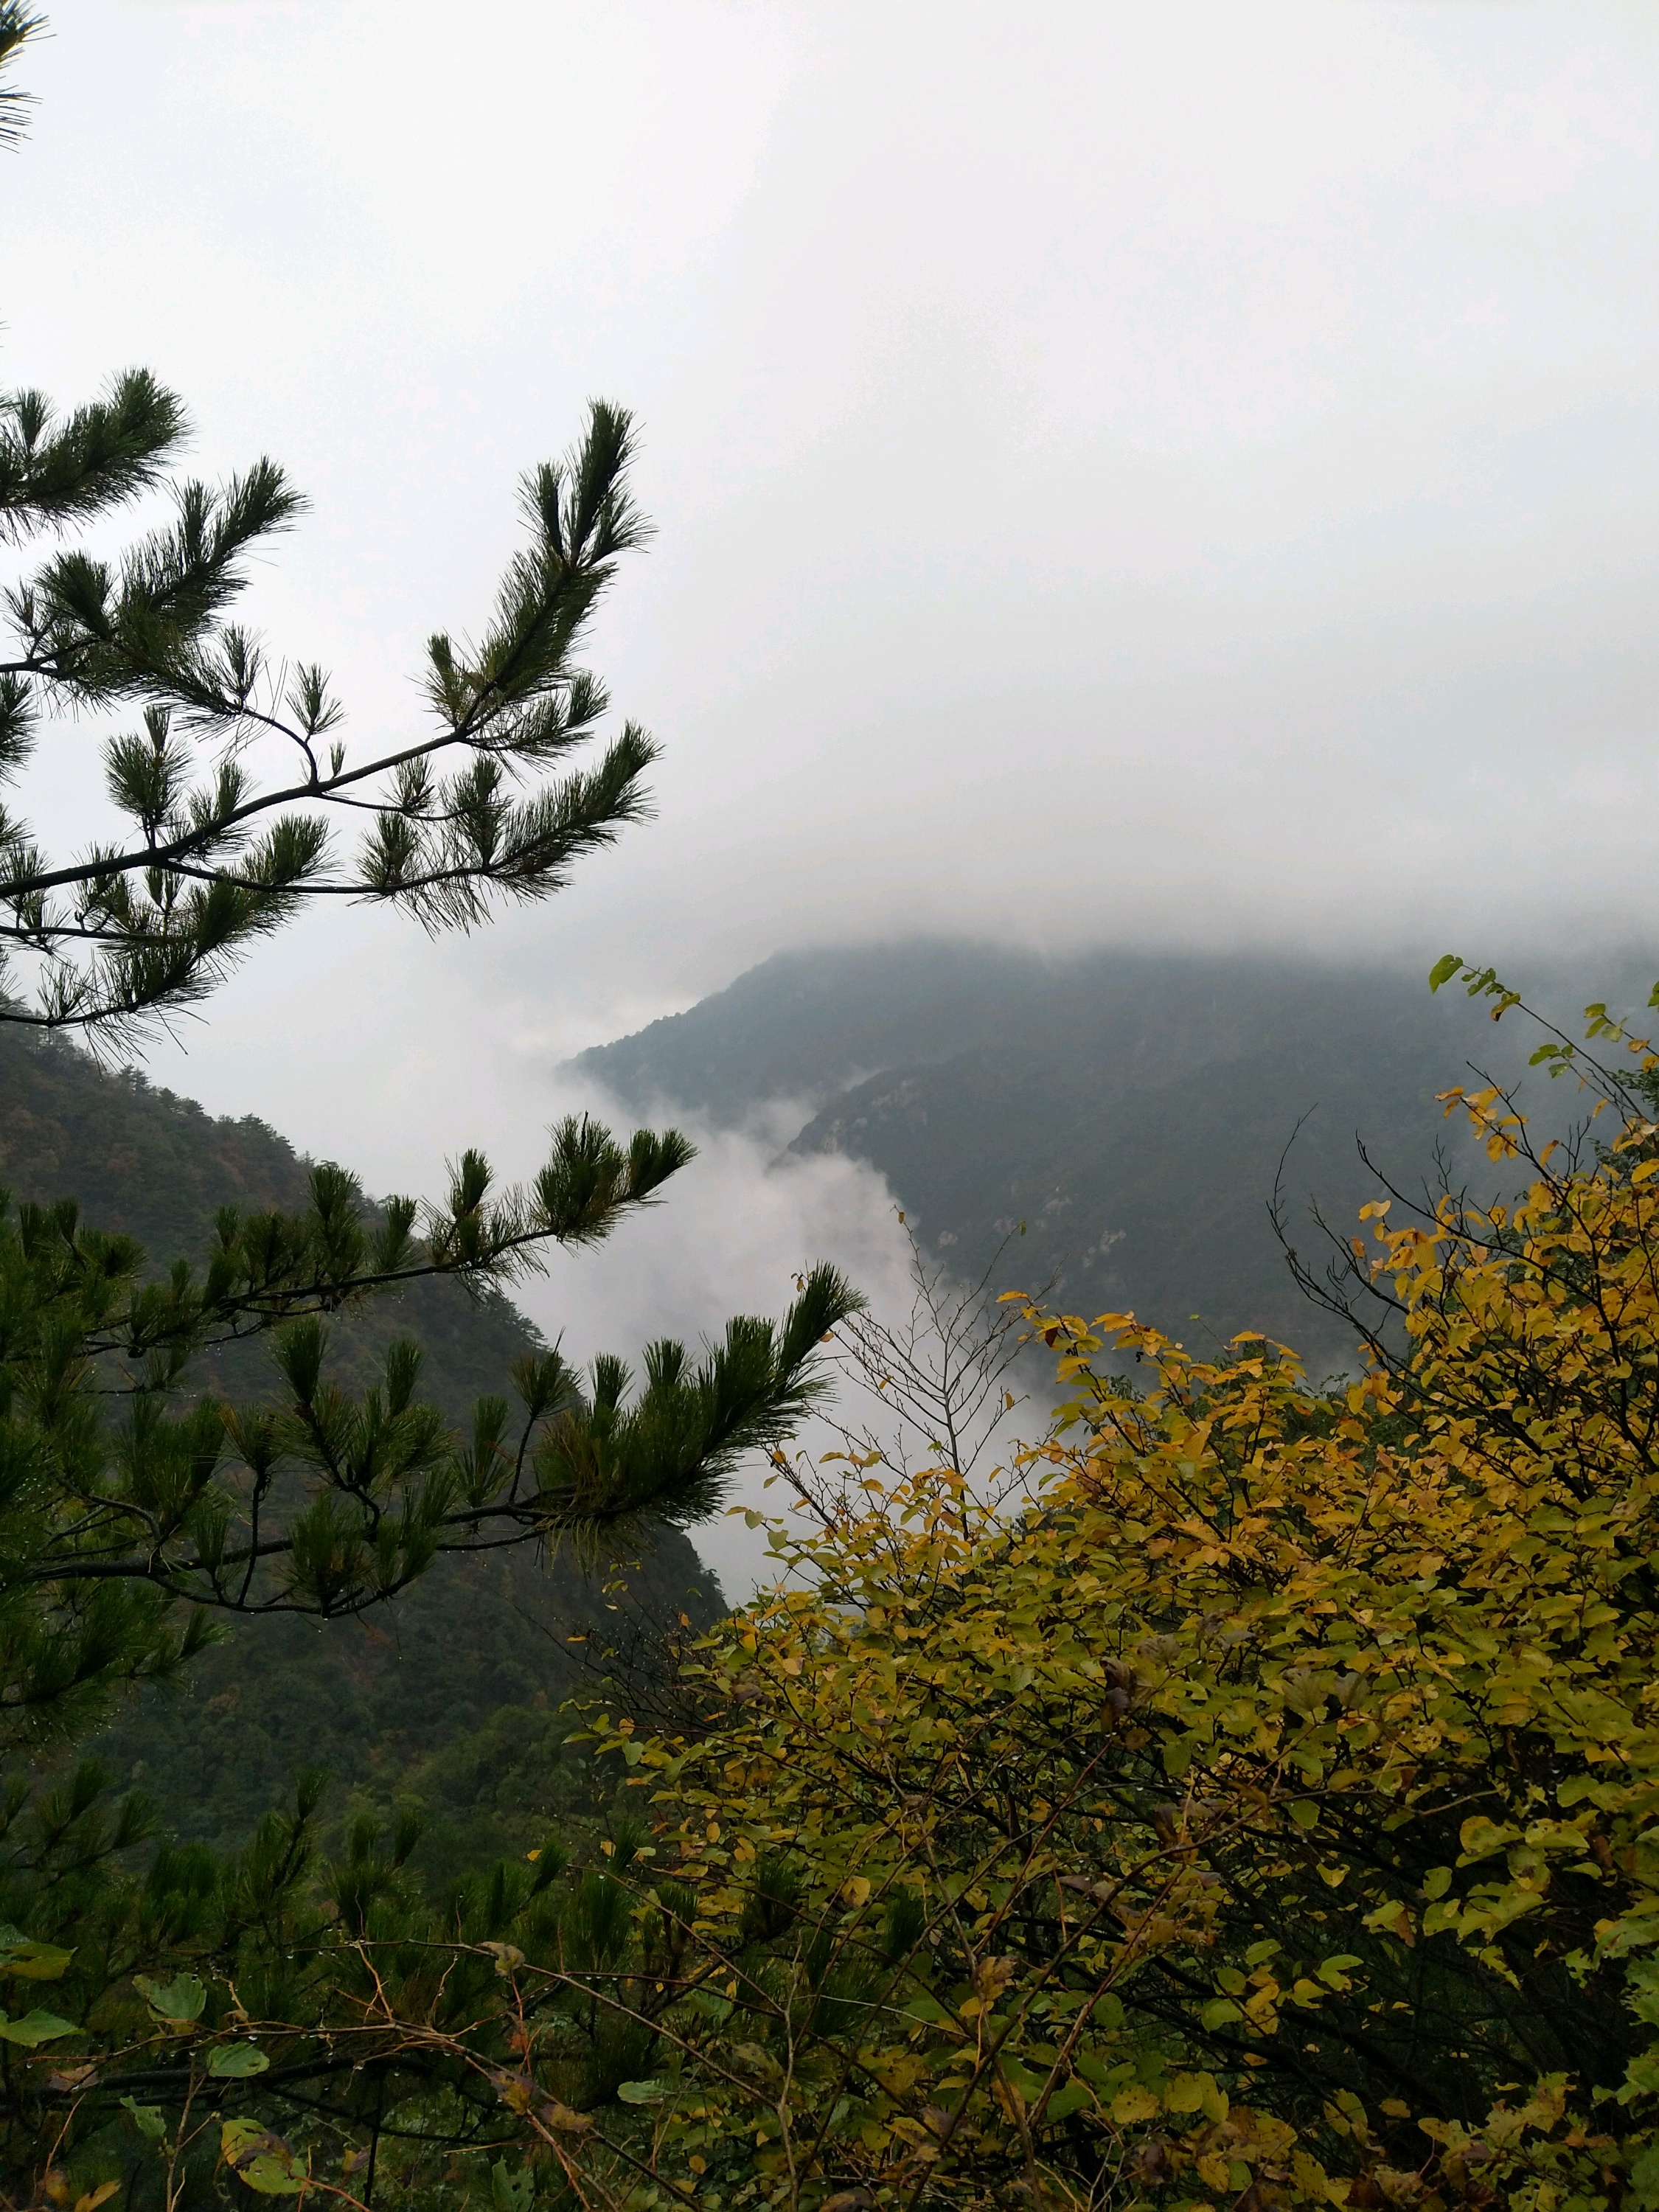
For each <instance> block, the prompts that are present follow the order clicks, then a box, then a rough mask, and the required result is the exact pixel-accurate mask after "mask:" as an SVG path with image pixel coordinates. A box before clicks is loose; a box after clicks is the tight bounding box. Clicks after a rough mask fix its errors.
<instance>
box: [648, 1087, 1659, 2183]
mask: <svg viewBox="0 0 1659 2212" xmlns="http://www.w3.org/2000/svg"><path fill="white" fill-rule="evenodd" d="M1449 1105H1450V1106H1461V1107H1463V1108H1467V1109H1468V1112H1469V1113H1470V1114H1471V1115H1473V1116H1474V1120H1475V1121H1476V1123H1477V1126H1478V1127H1480V1129H1481V1130H1482V1131H1483V1132H1484V1133H1485V1134H1486V1136H1487V1138H1488V1139H1489V1140H1490V1149H1491V1150H1492V1152H1493V1154H1494V1157H1495V1158H1501V1159H1505V1160H1514V1159H1516V1158H1519V1159H1521V1160H1522V1162H1523V1164H1524V1165H1525V1167H1526V1170H1527V1172H1528V1175H1529V1176H1530V1187H1529V1188H1528V1189H1527V1190H1526V1191H1525V1194H1524V1195H1522V1197H1521V1198H1520V1199H1519V1200H1517V1201H1516V1203H1515V1204H1514V1205H1513V1206H1512V1207H1511V1206H1504V1205H1496V1204H1495V1205H1493V1206H1492V1208H1491V1209H1490V1210H1489V1211H1487V1212H1471V1211H1469V1210H1468V1208H1466V1207H1460V1206H1457V1205H1455V1204H1454V1203H1453V1202H1452V1201H1451V1200H1446V1201H1445V1202H1443V1204H1442V1205H1440V1206H1439V1207H1438V1208H1437V1210H1435V1211H1434V1212H1431V1213H1429V1214H1428V1215H1427V1216H1426V1217H1425V1218H1418V1219H1416V1220H1413V1221H1411V1222H1409V1223H1408V1224H1407V1225H1402V1226H1394V1225H1391V1221H1390V1212H1391V1206H1392V1201H1387V1200H1385V1201H1383V1202H1381V1203H1379V1204H1378V1205H1376V1206H1372V1207H1370V1208H1368V1209H1367V1213H1368V1215H1369V1216H1370V1237H1371V1243H1370V1246H1369V1248H1367V1247H1366V1246H1364V1245H1362V1246H1361V1247H1360V1248H1359V1249H1360V1255H1361V1257H1362V1258H1363V1259H1364V1261H1365V1265H1366V1269H1367V1273H1368V1274H1369V1275H1370V1278H1371V1279H1373V1281H1374V1282H1375V1284H1376V1288H1377V1290H1378V1291H1379V1293H1380V1294H1381V1295H1382V1297H1383V1299H1384V1300H1385V1302H1386V1303H1387V1304H1389V1306H1391V1307H1392V1309H1393V1310H1394V1311H1395V1314H1396V1315H1397V1316H1398V1317H1399V1319H1400V1322H1401V1324H1402V1326H1403V1332H1404V1344H1405V1349H1404V1351H1403V1352H1395V1354H1394V1355H1393V1356H1392V1357H1384V1356H1382V1353H1381V1346H1380V1344H1379V1357H1378V1358H1377V1360H1376V1364H1375V1366H1374V1368H1373V1370H1372V1371H1370V1372H1369V1373H1368V1374H1366V1375H1365V1376H1364V1377H1363V1378H1362V1379H1361V1380H1359V1381H1358V1382H1356V1383H1352V1385H1350V1386H1349V1387H1347V1388H1346V1389H1344V1390H1341V1391H1339V1392H1337V1393H1336V1394H1334V1395H1332V1394H1328V1393H1319V1392H1316V1391H1313V1390H1310V1389H1309V1388H1308V1386H1307V1385H1306V1383H1304V1379H1303V1377H1302V1376H1301V1374H1300V1372H1299V1370H1298V1369H1297V1364H1296V1363H1295V1361H1294V1359H1293V1358H1291V1357H1290V1356H1289V1355H1288V1354H1286V1353H1285V1352H1283V1351H1282V1350H1280V1349H1279V1347H1276V1346H1271V1345H1268V1344H1267V1343H1265V1342H1263V1341H1262V1340H1259V1339H1257V1340H1240V1341H1239V1342H1237V1344H1236V1345H1235V1346H1233V1347H1231V1352H1230V1356H1228V1357H1227V1358H1225V1359H1223V1360H1220V1361H1218V1362H1212V1363H1205V1362H1200V1361H1199V1360H1196V1359H1194V1358H1192V1357H1190V1356H1189V1355H1188V1353H1187V1352H1185V1351H1183V1350H1182V1348H1181V1347H1179V1346H1176V1345H1175V1344H1173V1343H1171V1342H1170V1341H1169V1340H1166V1339H1165V1338H1164V1337H1162V1336H1160V1335H1159V1334H1158V1333H1157V1332H1156V1331H1154V1330H1152V1329H1150V1328H1146V1327H1143V1326H1141V1325H1139V1323H1137V1322H1135V1321H1134V1320H1133V1317H1131V1316H1125V1315H1117V1316H1104V1317H1103V1319H1102V1320H1101V1321H1099V1322H1095V1323H1093V1324H1085V1322H1084V1321H1082V1320H1081V1319H1079V1318H1077V1317H1074V1316H1047V1315H1043V1314H1041V1313H1039V1312H1036V1311H1035V1310H1033V1311H1032V1312H1031V1314H1030V1323H1031V1326H1032V1328H1033V1329H1034V1330H1035V1331H1036V1332H1037V1333H1038V1334H1040V1335H1041V1337H1042V1340H1044V1341H1045V1342H1046V1343H1047V1345H1048V1346H1050V1347H1051V1348H1052V1349H1053V1351H1054V1352H1055V1354H1057V1356H1058V1360H1059V1372H1060V1377H1061V1383H1062V1388H1063V1389H1065V1391H1066V1394H1067V1400H1068V1402H1067V1405H1066V1408H1065V1409H1064V1419H1063V1425H1062V1426H1061V1428H1060V1431H1059V1432H1058V1434H1057V1435H1056V1437H1054V1440H1053V1441H1052V1442H1051V1443H1049V1444H1048V1446H1047V1447H1045V1448H1044V1449H1043V1450H1042V1452H1041V1453H1040V1454H1037V1455H1033V1457H1032V1458H1031V1460H1030V1463H1029V1464H1028V1466H1027V1468H1026V1469H1025V1477H1026V1491H1025V1495H1024V1499H1023V1501H1022V1502H1021V1504H1020V1505H1019V1507H1018V1510H1013V1511H1009V1510H1006V1509H1005V1510H1002V1511H1000V1512H998V1511H994V1510H990V1509H989V1508H988V1507H985V1506H982V1505H979V1504H975V1500H974V1499H973V1498H971V1497H969V1495H968V1494H967V1493H966V1491H965V1488H964V1486H963V1484H962V1483H961V1481H960V1480H958V1479H957V1477H956V1475H955V1474H954V1473H953V1471H952V1470H951V1468H948V1467H946V1468H934V1469H932V1470H930V1471H927V1472H925V1473H923V1474H920V1475H915V1476H913V1477H908V1478H903V1479H884V1477H883V1476H882V1475H880V1474H867V1475H866V1478H865V1486H864V1489H865V1495H864V1503H863V1505H862V1506H861V1507H860V1506H858V1505H855V1504H854V1503H853V1502H852V1497H851V1495H850V1494H849V1495H848V1496H846V1497H843V1498H842V1501H841V1504H840V1505H839V1506H838V1508H837V1509H836V1510H833V1511H830V1512H828V1513H826V1514H825V1515H824V1516H823V1519H822V1521H821V1522H820V1524H819V1525H818V1526H817V1527H815V1528H812V1529H811V1532H810V1533H809V1534H805V1535H804V1536H794V1537H789V1538H785V1537H782V1536H780V1537H779V1539H778V1548H779V1550H780V1552H781V1554H782V1557H783V1560H784V1562H785V1564H786V1565H787V1567H788V1568H789V1569H790V1570H791V1573H790V1576H789V1578H788V1580H787V1583H785V1584H784V1585H783V1586H782V1587H781V1588H780V1589H778V1590H777V1591H776V1592H775V1593H774V1594H772V1595H768V1596H763V1598H762V1599H761V1600H760V1601H757V1603H756V1604H755V1605H754V1606H753V1607H751V1608H750V1610H749V1611H748V1612H747V1613H744V1614H740V1615H738V1616H737V1617H736V1618H735V1619H734V1620H733V1621H732V1622H731V1623H730V1624H728V1626H726V1628H725V1629H723V1630H722V1631H721V1632H720V1633H718V1634H717V1635H716V1636H715V1637H714V1638H711V1639H710V1640H709V1641H708V1644H707V1646H706V1647H705V1649H704V1650H703V1652H702V1656H701V1662H700V1665H701V1670H702V1681H701V1686H702V1689H703V1691H704V1692H708V1693H712V1694H713V1697H714V1700H715V1701H717V1703H718V1705H719V1706H720V1708H721V1709H722V1710H723V1711H724V1712H725V1713H726V1715H728V1716H729V1717H728V1718H726V1719H725V1720H724V1721H723V1722H722V1723H721V1724H720V1725H719V1726H717V1727H716V1728H715V1729H714V1730H713V1731H712V1732H711V1733H710V1734H709V1735H707V1736H706V1737H704V1738H703V1739H702V1741H696V1742H690V1743H687V1742H655V1743H641V1742H638V1741H635V1740H634V1739H633V1738H631V1737H623V1736H613V1737H612V1738H611V1741H612V1742H613V1743H614V1744H615V1745H616V1747H617V1748H619V1749H621V1750H622V1752H623V1756H624V1757H625V1758H626V1759H628V1760H629V1764H630V1765H631V1766H632V1768H633V1770H634V1774H635V1779H636V1781H638V1782H639V1783H640V1784H642V1785H646V1786H647V1787H649V1788H650V1789H651V1790H652V1792H653V1796H654V1798H655V1802H656V1805H657V1808H658V1812H659V1819H661V1820H664V1821H665V1826H664V1827H663V1829H662V1832H660V1833H659V1837H658V1838H657V1842H658V1848H659V1859H658V1866H659V1868H660V1869H662V1871H663V1872H664V1873H665V1874H667V1875H671V1876H672V1880H673V1884H674V1893H675V1895H676V1896H678V1898H679V1899H681V1900H682V1902H681V1904H680V1905H679V1907H678V1921H679V1923H680V1929H681V1936H682V1941H683V1944H684V1950H683V1954H682V1966H681V1969H680V1971H681V1972H683V1974H684V1976H685V1978H686V1986H687V1990H688V1992H689V1995H688V2002H687V2003H686V2004H684V2005H683V2006H681V2007H680V2008H678V2010H676V2011H675V2012H673V2013H671V2014H670V2015H665V2017H664V2019H663V2020H662V2021H661V2022H660V2023H659V2027H660V2030H661V2033H662V2042H661V2045H660V2056H659V2058H658V2060H657V2061H656V2062H654V2064H655V2069H656V2070H657V2071H658V2072H659V2074H660V2075H661V2076H662V2081H663V2094H662V2098H661V2100H660V2102H659V2106H658V2108H657V2110H658V2122H657V2127H656V2131H655V2135H654V2137H653V2157H652V2166H653V2173H658V2174H660V2175H662V2176H663V2177H664V2179H665V2180H669V2179H678V2183H679V2185H681V2186H682V2187H683V2188H686V2189H689V2190H690V2191H692V2193H693V2195H694V2196H695V2197H696V2199H697V2201H700V2202H701V2201H706V2202H708V2203H711V2204H712V2203H717V2202H718V2203H732V2204H737V2203H778V2204H787V2205H790V2206H795V2205H802V2206H812V2205H816V2206H818V2207H820V2208H823V2206H825V2205H826V2204H827V2203H834V2204H836V2205H837V2206H846V2207H848V2208H850V2207H852V2206H854V2205H864V2204H869V2205H880V2206H888V2205H891V2206H895V2207H898V2206H921V2205H924V2204H935V2203H937V2204H941V2205H943V2204H946V2203H949V2204H951V2205H953V2206H957V2205H961V2206H974V2207H980V2206H983V2207H990V2206H993V2205H1004V2204H1008V2203H1016V2202H1025V2203H1043V2204H1052V2205H1064V2206H1082V2205H1085V2204H1088V2205H1091V2206H1092V2205H1097V2204H1103V2203H1114V2204H1119V2205H1125V2204H1133V2203H1143V2202H1144V2203H1170V2204H1171V2205H1174V2204H1183V2205H1189V2206H1190V2205H1194V2204H1196V2203H1212V2204H1215V2205H1218V2206H1219V2205H1222V2204H1227V2205H1232V2206H1236V2207H1239V2208H1242V2212H1255V2208H1257V2207H1261V2206H1270V2205H1287V2206H1288V2205H1302V2204H1316V2203H1346V2204H1350V2205H1354V2206H1358V2207H1361V2208H1364V2207H1369V2206H1376V2205H1379V2204H1382V2203H1399V2204H1417V2205H1420V2206H1422V2207H1424V2208H1425V2212H1432V2208H1434V2207H1437V2206H1450V2205H1453V2204H1470V2205H1487V2204H1492V2203H1502V2204H1504V2205H1513V2206H1516V2207H1526V2208H1536V2212H1558V2208H1559V2212H1567V2208H1578V2207H1583V2208H1590V2207H1599V2206H1602V2205H1615V2204H1633V2205H1646V2204H1651V2203H1659V2151H1656V2149H1655V2148H1654V2145H1655V2143H1656V2142H1659V2136H1656V2132H1655V2117H1656V2112H1659V2103H1656V2100H1659V2027H1656V2025H1655V2023H1659V1826H1656V1817H1655V1816H1656V1807H1659V1727H1656V1717H1655V1706H1656V1701H1659V1670H1656V1665H1655V1659H1656V1651H1655V1634H1656V1626H1659V1582H1656V1575H1659V1510H1656V1493H1659V1153H1656V1128H1655V1126H1654V1124H1653V1123H1652V1122H1651V1121H1648V1120H1646V1119H1644V1117H1643V1116H1642V1115H1640V1113H1639V1112H1635V1111H1632V1113H1631V1114H1630V1115H1628V1117H1627V1119H1626V1123H1625V1126H1624V1127H1623V1129H1622V1132H1621V1133H1620V1135H1619V1137H1618V1139H1617V1140H1616V1142H1614V1143H1613V1145H1612V1146H1610V1147H1608V1148H1607V1149H1605V1150H1603V1151H1601V1152H1599V1153H1597V1154H1596V1155H1595V1157H1594V1158H1587V1157H1585V1155H1584V1153H1583V1150H1582V1148H1581V1149H1579V1150H1577V1151H1573V1150H1571V1149H1569V1151H1568V1152H1566V1153H1565V1154H1563V1153H1562V1152H1559V1150H1558V1148H1550V1149H1549V1150H1548V1151H1547V1152H1544V1153H1542V1154H1539V1155H1536V1156H1534V1154H1532V1152H1530V1150H1529V1147H1528V1139H1527V1136H1526V1132H1525V1127H1524V1125H1523V1124H1522V1122H1521V1121H1520V1119H1519V1117H1518V1116H1517V1115H1516V1114H1515V1113H1514V1112H1513V1110H1512V1108H1511V1105H1510V1102H1509V1101H1508V1100H1507V1099H1505V1098H1504V1097H1502V1096H1500V1095H1499V1094H1498V1093H1497V1092H1493V1091H1486V1092H1479V1093H1475V1094H1474V1095H1472V1096H1469V1097H1464V1096H1463V1094H1462V1093H1454V1094H1450V1095H1449ZM1125 1353H1127V1354H1129V1355H1131V1356H1132V1358H1131V1361H1130V1362H1129V1363H1128V1364H1129V1371H1130V1372H1131V1373H1132V1374H1138V1376H1139V1385H1138V1387H1137V1385H1136V1384H1133V1383H1130V1382H1128V1381H1126V1380H1125V1378H1124V1375H1123V1373H1122V1372H1121V1369H1122V1367H1123V1365H1124V1364H1125V1363H1124V1361H1123V1359H1122V1358H1121V1355H1123V1354H1125ZM661 1909H663V1908H662V1907H661V1905H660V1904H659V1903H654V1904H643V1903H642V1905H641V1911H660V1910H661ZM660 2201H662V2202H665V2203H666V2202H670V2201H673V2198H672V2196H671V2194H667V2195H665V2196H663V2197H662V2198H661V2200H660Z"/></svg>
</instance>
